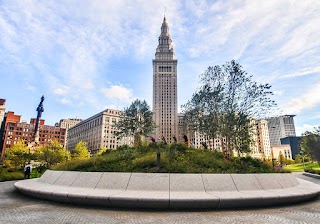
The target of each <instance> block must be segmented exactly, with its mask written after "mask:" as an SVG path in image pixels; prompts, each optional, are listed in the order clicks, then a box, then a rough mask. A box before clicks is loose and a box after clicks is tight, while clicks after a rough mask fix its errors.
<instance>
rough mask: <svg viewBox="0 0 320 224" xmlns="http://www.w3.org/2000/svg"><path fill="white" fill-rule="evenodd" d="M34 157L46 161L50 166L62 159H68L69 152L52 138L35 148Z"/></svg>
mask: <svg viewBox="0 0 320 224" xmlns="http://www.w3.org/2000/svg"><path fill="white" fill-rule="evenodd" d="M36 157H37V158H38V160H40V161H44V162H46V163H47V165H48V166H49V167H50V166H51V165H54V164H57V163H60V162H62V161H67V160H70V152H69V151H68V150H66V149H65V148H64V147H62V146H61V145H60V143H59V141H58V140H57V139H53V140H51V141H50V142H49V143H48V144H46V145H42V146H40V147H39V148H38V149H37V151H36Z"/></svg>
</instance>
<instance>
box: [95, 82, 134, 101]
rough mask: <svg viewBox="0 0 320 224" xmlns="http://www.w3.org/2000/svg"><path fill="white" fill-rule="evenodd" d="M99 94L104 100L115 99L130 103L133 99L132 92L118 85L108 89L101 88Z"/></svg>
mask: <svg viewBox="0 0 320 224" xmlns="http://www.w3.org/2000/svg"><path fill="white" fill-rule="evenodd" d="M101 92H102V93H103V94H104V96H105V97H106V98H115V99H119V100H123V101H125V102H130V101H132V99H133V95H132V90H131V89H127V88H126V87H123V86H120V85H113V86H110V87H109V88H101Z"/></svg>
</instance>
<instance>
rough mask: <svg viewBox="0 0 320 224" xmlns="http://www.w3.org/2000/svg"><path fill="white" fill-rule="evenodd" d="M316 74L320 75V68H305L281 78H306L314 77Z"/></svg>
mask: <svg viewBox="0 0 320 224" xmlns="http://www.w3.org/2000/svg"><path fill="white" fill-rule="evenodd" d="M316 73H320V66H317V67H311V68H304V69H302V70H300V71H298V72H293V73H291V74H287V75H281V76H280V78H295V77H300V76H306V75H314V74H316Z"/></svg>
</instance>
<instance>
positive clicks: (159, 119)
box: [153, 17, 179, 143]
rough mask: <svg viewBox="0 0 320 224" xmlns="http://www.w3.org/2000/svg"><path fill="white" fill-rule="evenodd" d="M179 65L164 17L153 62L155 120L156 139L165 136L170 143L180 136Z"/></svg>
mask: <svg viewBox="0 0 320 224" xmlns="http://www.w3.org/2000/svg"><path fill="white" fill-rule="evenodd" d="M177 63H178V61H177V60H176V59H175V56H174V50H173V47H172V40H171V37H170V33H169V26H168V23H167V21H166V17H164V18H163V23H162V26H161V34H160V36H159V43H158V47H157V49H156V53H155V59H154V60H153V116H154V117H153V119H154V122H155V124H156V125H157V128H156V129H155V133H154V135H155V136H154V137H155V138H156V139H161V138H162V136H163V137H165V138H166V140H167V142H168V143H172V142H173V139H172V136H173V135H175V136H177V135H178V123H179V121H178V93H177Z"/></svg>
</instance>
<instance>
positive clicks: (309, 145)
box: [300, 127, 320, 164]
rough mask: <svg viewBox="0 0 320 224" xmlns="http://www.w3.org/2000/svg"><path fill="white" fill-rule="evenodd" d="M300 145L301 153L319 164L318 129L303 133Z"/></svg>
mask: <svg viewBox="0 0 320 224" xmlns="http://www.w3.org/2000/svg"><path fill="white" fill-rule="evenodd" d="M300 144H301V149H302V150H303V153H304V154H305V155H309V156H310V157H311V159H314V160H316V161H317V162H318V163H319V164H320V127H318V128H315V129H314V131H306V132H305V133H303V134H302V137H301V141H300Z"/></svg>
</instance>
